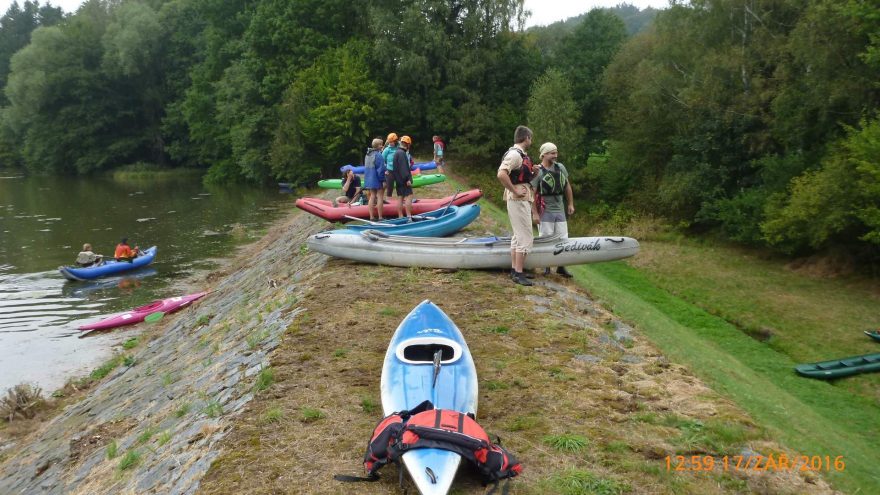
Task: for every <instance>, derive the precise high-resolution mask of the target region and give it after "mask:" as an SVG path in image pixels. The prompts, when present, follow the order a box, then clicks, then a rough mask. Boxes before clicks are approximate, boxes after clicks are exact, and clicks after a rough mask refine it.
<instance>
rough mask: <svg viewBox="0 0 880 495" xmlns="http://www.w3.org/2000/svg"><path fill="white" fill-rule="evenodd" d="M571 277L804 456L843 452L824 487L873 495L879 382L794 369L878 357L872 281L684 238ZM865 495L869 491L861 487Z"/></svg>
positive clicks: (877, 481)
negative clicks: (869, 333)
mask: <svg viewBox="0 0 880 495" xmlns="http://www.w3.org/2000/svg"><path fill="white" fill-rule="evenodd" d="M575 273H576V274H577V275H578V280H579V282H580V283H581V284H583V285H584V286H585V287H586V288H587V289H588V290H590V291H591V292H592V293H593V295H594V296H595V297H597V298H599V299H601V300H603V301H604V302H605V303H606V304H607V305H608V306H609V307H610V308H611V309H613V310H614V312H615V313H616V314H617V315H619V316H621V317H623V318H626V319H629V320H630V321H631V322H632V323H633V324H634V325H635V326H636V327H637V328H639V329H640V330H641V331H643V332H644V333H645V334H646V335H647V336H648V337H649V338H650V339H651V340H653V341H654V342H655V343H656V344H657V345H658V346H659V347H660V348H661V349H662V350H663V352H664V353H666V354H667V355H668V356H669V357H670V359H672V360H673V361H675V362H678V363H681V364H685V365H688V366H690V367H691V368H692V369H693V370H694V372H695V374H697V375H698V376H700V377H701V378H703V379H704V380H706V381H707V382H708V383H709V384H711V386H712V387H713V388H715V389H716V391H718V392H720V393H722V394H724V395H726V396H728V397H730V398H731V399H732V400H734V401H735V402H736V403H737V404H739V405H740V406H741V407H743V408H744V409H745V410H747V411H748V412H749V413H751V414H752V415H753V416H754V417H755V418H756V420H758V421H759V424H761V425H762V426H765V427H767V428H768V429H770V430H771V431H772V432H774V433H775V434H776V435H778V438H779V439H780V440H781V441H782V442H783V443H785V444H786V445H788V446H790V447H793V448H795V449H797V450H799V451H800V452H802V453H803V454H806V455H810V456H812V455H819V456H826V455H827V456H831V457H832V458H834V457H836V456H843V458H844V459H845V461H846V462H847V466H846V469H845V470H844V471H842V472H833V470H832V472H830V473H828V474H827V477H828V478H829V480H831V481H832V483H834V484H835V486H836V487H838V488H839V489H842V490H845V491H847V492H849V493H876V490H877V489H878V487H880V474H878V473H877V471H876V469H875V466H874V463H875V460H876V459H877V458H878V456H880V443H878V441H880V406H878V404H880V377H878V376H877V375H876V374H874V375H871V374H868V375H859V376H855V377H851V378H847V379H843V380H838V381H835V382H831V383H828V382H822V381H817V380H811V379H806V378H801V377H799V376H797V375H795V373H794V371H793V369H792V367H793V366H794V365H795V364H798V363H801V362H808V361H816V360H827V359H832V358H839V357H844V356H850V355H854V354H867V353H872V352H880V345H877V344H876V343H875V342H873V341H871V340H870V339H868V338H867V337H866V336H865V335H864V334H863V333H862V330H864V329H867V328H870V327H872V326H874V327H876V325H877V318H878V314H877V308H880V304H878V303H880V297H878V292H877V289H876V285H875V284H874V283H872V282H871V281H866V280H861V279H835V278H820V277H815V276H811V275H808V274H804V273H800V272H797V271H793V270H791V269H788V268H786V266H785V265H784V264H783V263H781V262H780V261H778V260H773V259H763V258H761V257H759V256H757V255H755V254H754V253H750V252H747V251H743V250H740V249H737V248H732V247H726V246H719V245H717V244H708V243H701V242H698V241H693V240H687V239H673V240H653V241H644V242H642V252H641V253H640V254H639V255H638V256H637V257H636V258H634V259H632V260H629V261H627V262H617V263H605V264H597V265H588V266H583V267H578V268H577V269H576V270H575ZM866 490H867V491H866Z"/></svg>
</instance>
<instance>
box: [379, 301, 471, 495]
mask: <svg viewBox="0 0 880 495" xmlns="http://www.w3.org/2000/svg"><path fill="white" fill-rule="evenodd" d="M381 390H382V409H383V411H384V412H385V415H386V416H387V415H389V414H391V413H393V412H396V411H403V410H408V409H412V408H414V407H415V406H417V405H419V404H420V403H421V402H422V401H424V400H430V401H431V403H433V404H434V407H435V408H437V409H450V410H453V411H458V412H463V413H471V414H474V415H476V413H477V392H478V387H477V369H476V367H475V366H474V360H473V358H472V357H471V353H470V350H469V349H468V346H467V343H466V342H465V341H464V337H463V336H462V334H461V331H460V330H459V329H458V327H457V326H455V323H453V322H452V320H450V319H449V317H448V316H446V313H444V312H443V311H442V310H441V309H440V308H438V307H437V306H436V305H434V303H432V302H431V301H428V300H425V301H423V302H422V303H421V304H419V305H418V306H416V307H415V309H413V310H412V311H411V312H410V313H409V315H407V316H406V318H404V319H403V321H402V322H401V323H400V326H398V327H397V331H395V332H394V335H393V336H392V337H391V343H390V344H389V345H388V351H387V352H386V354H385V362H384V365H383V366H382V380H381ZM460 461H461V456H459V455H458V454H456V453H454V452H449V451H446V450H440V449H418V450H412V451H409V452H407V453H405V454H403V464H404V465H405V466H406V468H407V471H409V473H410V476H411V477H412V479H413V481H414V482H415V484H416V486H417V487H418V489H419V492H420V493H421V494H422V495H440V494H445V493H446V492H448V491H449V487H450V486H451V485H452V480H453V478H455V472H456V471H457V470H458V465H459V463H460ZM428 468H430V470H428ZM428 473H433V475H434V479H433V480H432V479H431V477H430V476H429V474H428Z"/></svg>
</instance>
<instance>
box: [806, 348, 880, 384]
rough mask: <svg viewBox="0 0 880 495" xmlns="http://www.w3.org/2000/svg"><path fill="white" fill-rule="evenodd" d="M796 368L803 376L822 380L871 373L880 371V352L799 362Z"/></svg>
mask: <svg viewBox="0 0 880 495" xmlns="http://www.w3.org/2000/svg"><path fill="white" fill-rule="evenodd" d="M794 370H795V371H797V373H798V374H799V375H801V376H806V377H810V378H819V379H820V380H833V379H835V378H843V377H845V376H852V375H858V374H859V373H870V372H872V371H880V353H877V354H865V355H864V356H852V357H848V358H843V359H835V360H833V361H822V362H821V363H810V364H799V365H797V366H795V367H794Z"/></svg>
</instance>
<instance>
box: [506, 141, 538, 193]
mask: <svg viewBox="0 0 880 495" xmlns="http://www.w3.org/2000/svg"><path fill="white" fill-rule="evenodd" d="M511 150H515V151H516V152H517V153H519V156H520V157H521V158H522V167H520V168H519V169H518V170H514V171H512V172H510V182H512V183H513V184H514V185H516V184H527V183H529V182H531V181H532V179H533V178H534V177H535V167H534V165H532V159H531V158H529V155H527V154H526V153H525V151H523V150H521V149H519V148H517V147H516V146H511V147H510V149H509V150H507V152H505V153H504V155H505V156H506V155H507V153H510V151H511Z"/></svg>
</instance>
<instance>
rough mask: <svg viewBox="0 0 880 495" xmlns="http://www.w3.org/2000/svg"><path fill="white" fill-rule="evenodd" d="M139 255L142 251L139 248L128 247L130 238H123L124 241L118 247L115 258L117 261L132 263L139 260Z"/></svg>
mask: <svg viewBox="0 0 880 495" xmlns="http://www.w3.org/2000/svg"><path fill="white" fill-rule="evenodd" d="M138 254H140V249H138V247H137V246H135V247H134V249H132V248H131V247H130V246H129V245H128V238H127V237H123V238H122V241H121V242H120V243H119V244H117V245H116V252H115V253H113V257H114V258H116V261H127V262H129V263H131V260H133V259H135V258H137V256H138Z"/></svg>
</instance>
